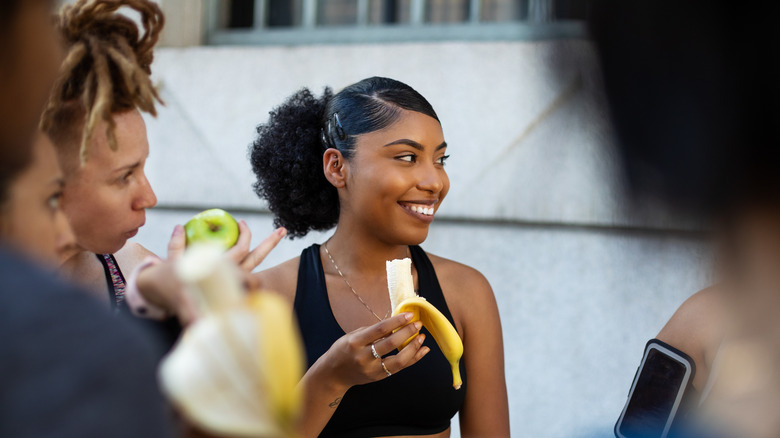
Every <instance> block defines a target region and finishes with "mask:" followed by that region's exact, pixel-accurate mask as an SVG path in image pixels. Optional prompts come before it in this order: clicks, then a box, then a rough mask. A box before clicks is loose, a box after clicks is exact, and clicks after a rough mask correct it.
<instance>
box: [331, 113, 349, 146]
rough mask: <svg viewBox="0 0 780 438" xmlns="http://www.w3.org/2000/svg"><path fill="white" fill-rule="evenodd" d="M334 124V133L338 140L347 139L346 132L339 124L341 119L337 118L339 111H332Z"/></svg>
mask: <svg viewBox="0 0 780 438" xmlns="http://www.w3.org/2000/svg"><path fill="white" fill-rule="evenodd" d="M333 120H334V124H335V125H336V135H337V136H338V137H339V140H341V141H344V140H346V139H347V133H346V132H345V131H344V127H343V126H341V120H339V113H333Z"/></svg>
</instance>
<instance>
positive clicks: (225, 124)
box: [148, 40, 680, 228]
mask: <svg viewBox="0 0 780 438" xmlns="http://www.w3.org/2000/svg"><path fill="white" fill-rule="evenodd" d="M374 75H380V76H389V77H393V78H396V79H399V80H402V81H404V82H406V83H408V84H410V85H412V86H413V87H414V88H416V89H417V90H418V91H420V92H421V93H422V94H423V95H424V96H426V98H428V99H429V100H430V101H431V103H432V104H433V106H434V108H435V109H436V111H437V113H438V114H439V116H440V119H441V120H442V126H443V129H444V135H445V139H446V140H447V142H448V144H449V145H450V147H449V149H448V153H449V154H451V159H450V160H449V161H448V168H447V169H448V172H449V174H450V177H451V179H452V189H451V191H450V195H449V199H450V200H449V201H448V202H447V203H445V204H444V206H443V207H442V210H441V214H442V215H443V216H446V217H452V218H463V219H488V220H493V219H500V220H507V221H518V220H519V221H530V222H542V223H548V222H552V223H564V224H599V225H620V226H653V227H669V226H671V227H673V228H676V227H679V226H680V224H679V223H678V221H675V220H673V219H670V218H668V215H666V214H663V213H658V212H656V211H654V210H648V211H647V212H646V213H645V214H643V215H641V216H636V215H635V216H627V215H626V214H625V212H624V210H623V209H621V208H620V206H621V196H620V191H619V190H618V189H616V184H615V181H616V180H617V178H618V174H617V172H616V168H615V161H616V160H615V157H614V153H613V152H612V148H611V146H612V143H613V142H612V136H611V131H610V129H609V123H608V119H607V116H606V111H605V110H604V105H603V102H602V98H601V95H600V93H599V90H600V88H599V82H598V80H597V76H598V75H597V69H596V65H595V59H594V53H593V48H592V47H591V46H590V45H589V43H587V42H585V41H577V40H569V41H567V40H563V41H560V40H559V41H542V42H496V43H464V42H460V43H454V42H453V43H436V44H434V43H426V44H392V45H391V44H388V45H365V46H361V45H339V46H301V47H201V48H189V49H173V48H163V49H160V50H158V51H157V57H156V60H155V67H154V76H155V81H156V83H157V84H159V86H160V90H161V93H162V97H163V99H164V100H165V101H166V103H167V106H166V107H165V108H163V109H161V110H160V115H159V118H158V119H156V120H153V119H148V130H149V137H150V141H151V144H152V145H153V147H152V155H153V157H152V159H151V160H150V163H149V173H150V177H151V179H152V183H153V184H154V183H155V182H162V181H176V184H173V185H171V186H170V187H166V189H165V190H160V191H159V193H158V195H159V198H160V204H161V205H169V206H198V205H202V204H209V203H211V204H215V203H218V204H221V205H224V206H231V207H240V208H246V209H260V208H262V204H261V203H260V202H258V200H257V199H256V198H255V196H254V195H253V193H252V190H251V184H252V182H253V176H252V174H251V168H250V165H249V163H248V162H247V158H246V157H247V150H248V149H247V148H248V145H249V144H250V143H251V142H252V140H253V137H254V133H255V131H254V129H255V127H256V126H257V124H259V123H261V122H264V121H266V120H267V114H268V111H269V110H271V109H272V108H273V107H274V106H276V105H278V104H280V103H281V102H282V101H283V100H284V98H285V97H287V96H288V95H290V94H292V93H293V92H294V91H296V90H298V89H299V88H301V87H303V86H307V87H310V88H311V89H312V90H313V91H315V92H316V93H319V92H321V91H322V89H323V87H324V86H326V85H330V86H332V87H333V88H334V89H335V90H338V89H340V88H342V87H344V86H346V85H349V84H350V83H353V82H355V81H358V80H360V79H363V78H365V77H369V76H374ZM170 163H177V165H176V166H170Z"/></svg>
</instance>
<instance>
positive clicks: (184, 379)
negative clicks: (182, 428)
mask: <svg viewBox="0 0 780 438" xmlns="http://www.w3.org/2000/svg"><path fill="white" fill-rule="evenodd" d="M179 268H180V269H179V270H178V273H179V276H180V277H181V278H182V280H183V281H184V282H185V283H186V284H187V285H188V291H189V292H190V293H192V294H193V295H195V297H196V301H197V302H198V303H199V305H200V306H201V314H202V315H203V316H202V317H201V318H199V319H198V320H197V321H195V322H194V323H193V324H192V325H191V326H189V327H188V328H187V330H186V331H185V332H184V334H183V335H182V337H181V339H180V340H179V342H178V343H177V344H176V346H175V347H174V349H173V351H171V353H169V354H168V356H166V357H165V358H164V359H163V361H162V364H161V365H160V370H159V376H160V381H161V387H162V389H163V392H164V393H165V394H166V395H167V396H168V398H169V399H170V400H171V401H172V402H173V404H174V405H175V406H176V407H177V408H178V409H179V410H180V411H181V413H182V414H183V415H184V416H185V417H186V418H187V419H188V420H189V421H190V422H192V423H193V424H194V425H196V426H197V427H199V428H200V429H202V430H204V431H206V432H208V433H211V434H216V435H225V436H238V437H249V436H252V437H292V436H295V435H296V432H295V430H296V422H297V419H298V415H299V413H300V406H301V394H300V392H299V390H298V389H297V387H298V383H299V382H300V379H301V377H302V376H303V366H304V365H303V348H302V345H301V340H300V337H299V334H298V329H297V324H296V323H295V321H294V318H293V310H292V308H291V306H290V304H289V303H288V302H287V301H286V300H284V299H283V298H281V297H280V296H278V295H276V294H274V293H270V292H254V293H251V294H249V296H245V295H246V294H245V293H244V291H243V290H242V288H241V282H240V277H239V276H238V274H237V272H236V269H237V268H236V267H235V266H234V265H233V264H232V263H231V262H229V261H227V260H226V259H224V258H222V250H212V249H210V248H207V247H203V246H193V247H192V248H190V249H188V250H187V252H186V253H185V255H184V257H183V258H182V260H181V262H180V265H179Z"/></svg>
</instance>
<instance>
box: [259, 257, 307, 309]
mask: <svg viewBox="0 0 780 438" xmlns="http://www.w3.org/2000/svg"><path fill="white" fill-rule="evenodd" d="M300 263H301V258H300V256H299V257H295V258H292V259H290V260H287V261H286V262H283V263H280V264H278V265H276V266H274V267H271V268H268V269H264V270H262V271H260V272H257V273H255V274H254V275H255V276H256V277H257V279H258V280H259V282H260V287H262V288H263V289H267V290H271V291H274V292H277V293H279V294H281V295H283V296H284V297H286V298H287V299H289V300H290V302H292V301H293V300H295V289H296V287H297V286H298V266H299V265H300Z"/></svg>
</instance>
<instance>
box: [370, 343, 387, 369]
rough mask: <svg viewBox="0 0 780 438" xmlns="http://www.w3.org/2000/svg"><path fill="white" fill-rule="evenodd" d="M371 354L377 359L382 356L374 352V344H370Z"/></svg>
mask: <svg viewBox="0 0 780 438" xmlns="http://www.w3.org/2000/svg"><path fill="white" fill-rule="evenodd" d="M371 354H373V355H374V358H375V359H379V360H381V359H382V356H380V355H379V353H377V352H376V347H374V344H371ZM383 366H384V365H383Z"/></svg>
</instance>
